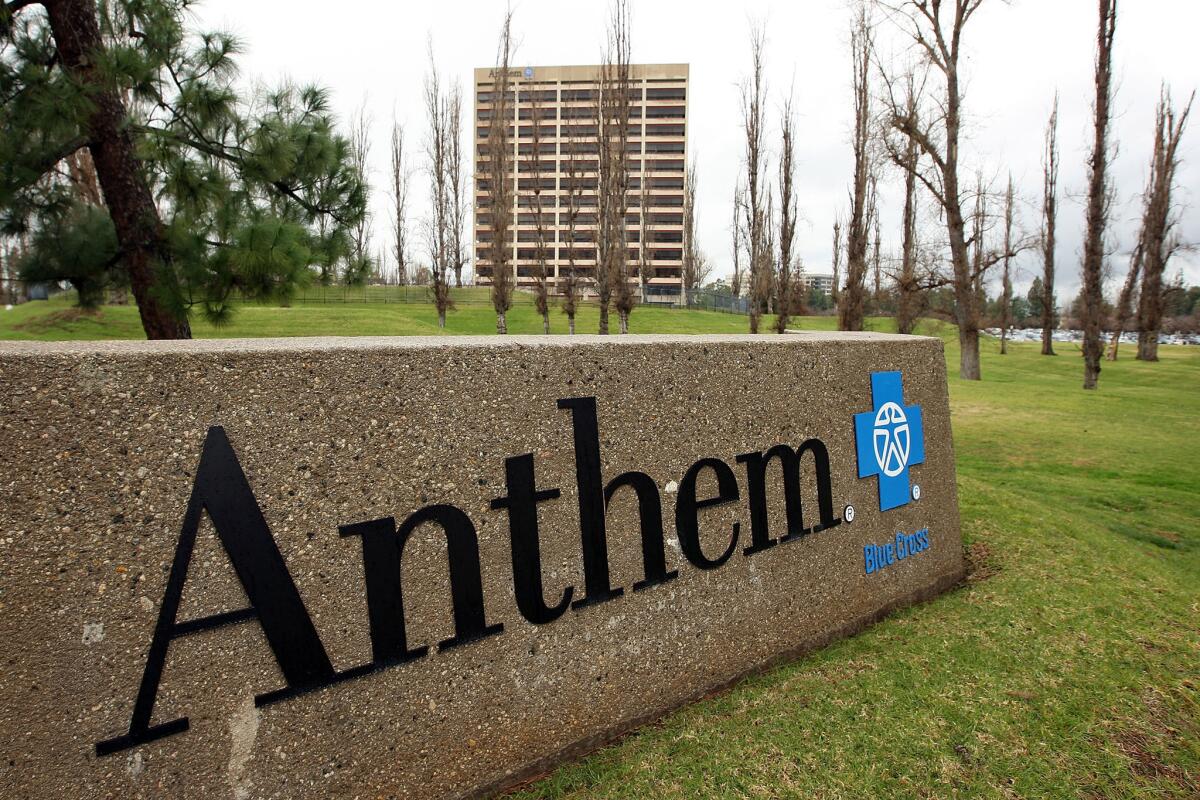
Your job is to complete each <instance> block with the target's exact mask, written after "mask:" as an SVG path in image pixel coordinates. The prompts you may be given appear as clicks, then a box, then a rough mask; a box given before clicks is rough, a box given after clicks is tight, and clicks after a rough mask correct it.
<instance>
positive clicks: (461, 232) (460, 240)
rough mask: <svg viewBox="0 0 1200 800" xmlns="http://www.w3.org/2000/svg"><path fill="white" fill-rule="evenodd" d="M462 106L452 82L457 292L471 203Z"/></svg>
mask: <svg viewBox="0 0 1200 800" xmlns="http://www.w3.org/2000/svg"><path fill="white" fill-rule="evenodd" d="M462 106H463V92H462V81H460V80H458V79H457V78H455V80H454V83H453V84H452V85H451V86H450V96H449V111H450V114H449V117H448V118H447V135H448V137H449V142H448V144H449V147H448V148H447V167H448V168H449V170H450V175H449V179H450V268H451V269H453V270H454V285H455V286H457V287H458V288H460V289H461V288H462V285H463V282H462V273H463V267H464V266H465V265H466V263H467V260H468V255H467V253H468V247H467V243H466V240H465V233H466V227H467V212H468V210H469V207H470V199H469V198H468V197H467V176H466V163H465V159H464V158H463V151H462V140H463V129H462ZM472 141H474V137H472Z"/></svg>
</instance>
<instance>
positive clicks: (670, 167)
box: [475, 158, 685, 185]
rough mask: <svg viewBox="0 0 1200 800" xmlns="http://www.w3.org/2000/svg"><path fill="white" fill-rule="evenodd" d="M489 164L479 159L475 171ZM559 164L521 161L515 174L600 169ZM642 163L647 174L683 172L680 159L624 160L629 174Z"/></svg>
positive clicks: (593, 163) (586, 164)
mask: <svg viewBox="0 0 1200 800" xmlns="http://www.w3.org/2000/svg"><path fill="white" fill-rule="evenodd" d="M489 163H490V162H489V160H488V159H480V160H479V162H478V164H477V165H476V169H475V171H476V172H478V173H480V174H483V173H486V172H487V171H488V168H489ZM559 163H560V162H556V161H554V160H549V161H547V160H544V159H543V160H538V161H530V160H528V159H522V160H520V161H518V162H517V172H543V173H545V172H549V173H555V172H563V173H570V172H572V171H573V172H575V173H576V174H578V175H582V174H584V173H587V172H596V171H598V170H599V169H600V162H599V161H575V162H574V163H572V162H571V160H570V159H569V158H566V159H563V160H562V162H561V166H560V165H559ZM643 163H644V164H645V167H646V171H647V172H683V171H684V168H685V165H684V163H683V161H682V160H681V159H666V158H662V159H653V160H652V159H646V161H645V162H643V161H642V160H641V159H640V158H631V159H628V160H626V162H625V166H626V169H628V170H629V171H630V172H641V171H642V165H643ZM552 185H553V184H552Z"/></svg>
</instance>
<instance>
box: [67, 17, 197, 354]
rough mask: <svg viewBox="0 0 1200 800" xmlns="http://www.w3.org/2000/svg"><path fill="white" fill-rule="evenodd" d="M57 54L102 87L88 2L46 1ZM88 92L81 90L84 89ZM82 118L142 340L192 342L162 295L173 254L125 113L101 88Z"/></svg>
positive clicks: (98, 43)
mask: <svg viewBox="0 0 1200 800" xmlns="http://www.w3.org/2000/svg"><path fill="white" fill-rule="evenodd" d="M45 6H46V12H47V15H48V17H49V20H50V30H51V32H52V33H53V35H54V41H55V44H56V45H57V47H58V55H59V58H60V59H61V60H62V63H63V65H64V66H65V67H66V69H67V71H68V72H69V73H70V74H71V76H72V77H73V78H74V79H75V80H77V81H78V82H79V83H80V84H82V85H83V86H84V87H102V78H101V76H99V75H97V74H96V71H97V67H96V64H97V62H98V61H99V59H98V58H97V54H98V53H100V51H101V50H102V48H103V42H102V40H101V37H100V24H99V22H98V20H97V18H96V6H95V3H94V2H92V0H48V2H46V3H45ZM85 91H86V88H85ZM90 99H91V102H92V111H91V114H90V115H89V117H88V120H87V133H88V137H89V141H88V149H89V150H90V151H91V155H92V161H93V163H94V164H95V166H96V176H97V177H98V178H99V180H100V188H101V190H102V191H103V192H104V203H105V205H106V206H108V210H109V214H110V215H111V216H112V221H113V227H114V228H115V229H116V234H117V241H118V243H119V244H120V247H121V254H122V261H123V262H124V264H125V267H126V269H128V270H129V282H130V286H131V288H132V289H133V296H134V298H136V300H137V305H138V314H139V315H140V316H141V320H142V329H143V330H144V331H145V332H146V338H147V339H190V338H191V336H192V331H191V327H190V326H189V325H188V322H187V320H186V319H180V318H178V317H176V316H175V314H173V313H171V311H170V309H169V308H168V307H167V306H166V305H164V304H163V302H162V300H161V297H160V290H159V285H158V283H159V278H160V277H162V275H161V273H165V272H166V270H161V273H160V267H166V266H168V265H169V264H170V260H171V255H170V251H169V250H168V247H167V244H166V242H165V241H164V239H163V234H162V221H161V219H160V218H159V216H158V208H157V207H156V206H155V205H154V196H153V195H152V194H151V192H150V187H149V186H147V185H146V181H145V179H144V178H143V177H142V175H141V174H140V172H139V170H138V160H137V156H136V155H135V154H134V148H133V141H132V139H131V138H130V136H129V132H128V130H127V129H126V128H125V123H126V121H127V115H126V110H125V104H124V102H123V101H122V99H121V97H120V95H118V94H116V93H115V92H113V91H110V90H106V89H103V88H100V90H99V91H94V92H93V94H92V95H91V98H90Z"/></svg>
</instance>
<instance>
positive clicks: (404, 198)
mask: <svg viewBox="0 0 1200 800" xmlns="http://www.w3.org/2000/svg"><path fill="white" fill-rule="evenodd" d="M404 144H405V142H404V126H403V125H401V124H400V123H399V122H397V121H396V120H395V119H393V120H392V151H391V184H392V185H391V194H392V257H393V258H395V260H396V282H397V283H398V284H399V285H401V286H405V285H407V284H408V280H409V274H408V273H409V247H410V245H409V240H408V193H409V188H410V186H411V180H412V171H411V170H410V169H409V166H408V157H407V155H406V153H405V150H404Z"/></svg>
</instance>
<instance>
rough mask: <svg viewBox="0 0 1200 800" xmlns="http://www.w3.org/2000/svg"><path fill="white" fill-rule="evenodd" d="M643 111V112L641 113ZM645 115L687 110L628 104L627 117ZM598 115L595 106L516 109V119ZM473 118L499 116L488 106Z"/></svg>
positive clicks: (662, 116) (675, 115) (678, 115)
mask: <svg viewBox="0 0 1200 800" xmlns="http://www.w3.org/2000/svg"><path fill="white" fill-rule="evenodd" d="M643 112H644V114H643ZM643 115H644V116H645V118H646V119H676V118H677V119H683V118H684V117H686V116H687V110H686V109H685V108H684V107H683V106H648V107H645V108H643V107H642V106H630V108H629V118H630V119H641V118H642V117H643ZM599 116H600V109H598V108H596V107H595V106H567V107H565V108H562V109H559V108H556V107H553V106H550V107H544V108H528V107H526V108H520V109H517V110H516V118H517V119H540V120H547V119H559V118H560V117H561V118H562V119H597V118H599ZM475 118H476V119H477V120H480V121H481V122H487V121H490V120H493V119H498V118H499V117H498V116H497V115H496V114H495V113H494V112H493V111H492V109H490V108H481V109H479V110H478V111H476V112H475ZM512 118H513V109H511V108H510V109H509V110H508V114H507V115H506V116H505V119H509V120H511V119H512Z"/></svg>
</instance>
